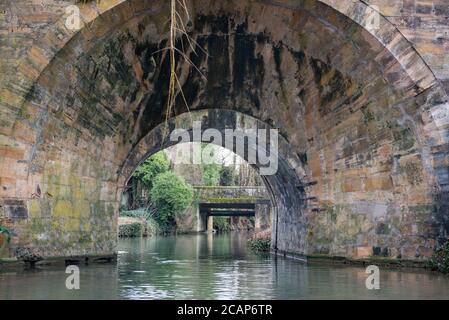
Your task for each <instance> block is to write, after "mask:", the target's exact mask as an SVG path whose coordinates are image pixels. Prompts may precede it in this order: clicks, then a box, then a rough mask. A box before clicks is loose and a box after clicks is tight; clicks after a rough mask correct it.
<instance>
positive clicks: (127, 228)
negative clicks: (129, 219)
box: [118, 222, 142, 238]
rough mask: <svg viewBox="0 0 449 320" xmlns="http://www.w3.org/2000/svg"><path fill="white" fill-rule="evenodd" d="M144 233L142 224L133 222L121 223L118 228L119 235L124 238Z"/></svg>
mask: <svg viewBox="0 0 449 320" xmlns="http://www.w3.org/2000/svg"><path fill="white" fill-rule="evenodd" d="M141 235H142V224H141V223H137V222H136V223H132V224H124V225H120V226H119V228H118V236H119V237H122V238H135V237H140V236H141Z"/></svg>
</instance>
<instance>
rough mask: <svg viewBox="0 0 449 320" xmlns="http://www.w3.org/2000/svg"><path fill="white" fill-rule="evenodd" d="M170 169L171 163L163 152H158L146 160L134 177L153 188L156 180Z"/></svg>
mask: <svg viewBox="0 0 449 320" xmlns="http://www.w3.org/2000/svg"><path fill="white" fill-rule="evenodd" d="M169 169H170V161H169V160H168V159H167V156H166V155H165V153H163V152H158V153H156V154H154V155H153V156H151V157H150V158H148V159H147V160H145V162H144V163H142V164H141V165H140V166H139V167H138V168H137V169H136V171H134V174H133V177H135V178H136V179H137V180H139V181H141V182H142V183H143V184H144V185H146V186H147V187H148V188H151V187H152V182H153V180H154V178H155V177H156V176H157V175H159V174H161V173H165V172H167V171H168V170H169Z"/></svg>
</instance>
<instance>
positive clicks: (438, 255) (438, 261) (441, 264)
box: [429, 241, 449, 274]
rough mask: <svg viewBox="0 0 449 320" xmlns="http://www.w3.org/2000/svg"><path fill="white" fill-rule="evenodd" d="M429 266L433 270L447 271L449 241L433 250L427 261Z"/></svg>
mask: <svg viewBox="0 0 449 320" xmlns="http://www.w3.org/2000/svg"><path fill="white" fill-rule="evenodd" d="M429 266H430V268H431V269H432V270H434V271H439V272H442V273H444V274H448V273H449V241H446V243H445V244H444V245H442V246H441V247H439V248H438V249H437V250H435V252H434V254H433V256H432V258H431V259H430V261H429Z"/></svg>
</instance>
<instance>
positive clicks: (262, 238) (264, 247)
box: [248, 230, 271, 253]
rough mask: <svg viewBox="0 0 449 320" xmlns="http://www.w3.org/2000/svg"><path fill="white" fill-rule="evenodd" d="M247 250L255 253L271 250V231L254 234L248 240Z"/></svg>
mask: <svg viewBox="0 0 449 320" xmlns="http://www.w3.org/2000/svg"><path fill="white" fill-rule="evenodd" d="M248 245H249V248H250V249H251V250H252V251H254V252H256V253H266V252H270V249H271V231H269V230H265V231H261V232H258V233H256V234H254V235H253V236H252V237H251V239H249V240H248Z"/></svg>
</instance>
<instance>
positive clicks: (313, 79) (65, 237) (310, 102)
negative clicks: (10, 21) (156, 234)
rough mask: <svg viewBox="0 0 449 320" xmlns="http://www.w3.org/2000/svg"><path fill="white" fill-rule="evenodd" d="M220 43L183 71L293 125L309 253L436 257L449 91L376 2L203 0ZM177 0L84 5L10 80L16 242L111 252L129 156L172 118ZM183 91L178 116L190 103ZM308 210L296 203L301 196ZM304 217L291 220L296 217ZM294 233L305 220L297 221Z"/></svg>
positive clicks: (198, 87)
mask: <svg viewBox="0 0 449 320" xmlns="http://www.w3.org/2000/svg"><path fill="white" fill-rule="evenodd" d="M191 5H192V13H193V15H194V23H193V28H192V30H191V34H192V36H193V37H195V38H196V39H197V41H198V42H200V43H201V44H202V45H203V46H204V47H205V48H206V49H207V51H208V53H209V56H206V55H202V54H199V55H198V56H195V55H192V56H191V57H192V60H193V61H194V62H195V63H196V64H197V65H198V66H199V67H200V68H201V69H202V70H203V71H204V72H205V73H206V75H207V80H203V79H201V77H200V76H199V75H198V74H196V73H195V71H194V70H192V68H190V67H189V66H188V65H187V64H185V63H184V64H181V65H180V68H179V70H178V71H179V73H180V77H181V81H182V83H183V86H184V90H185V93H186V97H187V100H188V103H189V105H190V107H191V109H193V110H201V109H210V108H215V109H216V108H220V109H224V110H234V111H238V112H240V113H243V114H246V115H249V116H252V117H255V118H257V119H260V120H261V121H262V122H264V123H267V124H269V125H270V126H272V127H275V128H279V129H280V132H281V134H282V135H283V136H284V137H285V139H286V141H288V144H289V146H290V150H291V151H292V152H293V153H296V157H297V158H299V159H300V160H301V162H302V163H304V164H305V174H306V175H307V178H308V182H307V187H308V188H307V191H306V192H307V194H306V198H310V199H316V200H317V202H318V203H317V204H316V206H313V207H312V206H310V207H309V209H310V210H308V209H307V208H306V209H305V211H304V217H305V219H306V221H307V223H306V227H307V236H306V240H307V244H308V246H307V252H305V251H304V250H303V248H302V247H298V246H296V245H293V246H291V247H288V248H287V247H286V248H284V249H285V251H291V252H292V253H300V254H304V253H307V254H312V253H320V254H326V255H341V256H348V257H355V256H360V255H364V254H368V255H370V254H379V253H381V254H383V255H386V256H390V257H394V258H399V257H407V258H416V257H418V258H421V257H427V256H429V254H430V253H431V251H432V248H433V247H434V246H435V243H436V241H437V240H438V239H443V238H445V237H447V232H448V230H449V222H448V214H447V212H448V207H447V200H446V199H447V198H448V196H447V190H446V188H447V186H448V185H449V174H448V173H447V172H448V171H447V162H448V153H449V148H448V147H447V146H448V142H447V134H446V131H447V130H446V127H447V125H448V122H447V118H448V115H447V113H448V111H447V109H448V104H447V97H446V94H445V92H444V90H443V89H442V88H441V87H440V85H439V83H438V81H437V80H436V79H435V77H434V76H433V74H432V71H431V70H430V69H429V68H428V66H427V65H426V64H425V62H424V61H423V60H422V59H421V58H420V56H419V54H418V53H417V52H416V50H415V49H414V48H413V47H412V46H411V44H410V43H409V42H408V41H407V40H406V39H405V38H404V37H403V36H402V34H401V33H400V32H399V31H398V30H397V29H396V28H395V27H394V26H393V25H392V24H391V23H390V22H389V21H388V20H386V19H385V18H383V17H381V19H380V28H379V29H376V30H367V29H366V28H364V27H363V26H364V21H366V14H367V13H369V12H370V11H369V10H366V9H367V7H366V4H365V3H364V2H362V1H349V0H348V1H331V0H326V1H325V0H322V1H317V0H302V1H289V0H282V1H281V0H280V1H253V2H251V1H228V2H222V3H214V4H211V2H210V1H193V2H192V3H191ZM167 9H168V6H167V2H166V1H162V0H161V1H137V0H130V1H102V2H100V3H99V4H95V3H89V4H86V5H83V6H82V13H83V19H85V21H86V22H87V24H86V26H85V27H84V28H83V29H82V30H81V31H80V32H78V33H75V34H74V33H71V32H70V31H68V30H67V29H66V28H65V27H64V18H61V20H59V21H58V22H57V23H55V24H54V26H52V27H50V28H49V31H48V32H47V33H46V34H45V36H42V37H40V38H39V39H36V41H35V42H34V45H33V46H32V47H31V48H30V49H29V50H28V55H27V58H26V59H25V60H24V61H22V63H21V64H20V66H19V68H18V77H17V81H11V82H9V83H8V85H4V86H3V87H2V105H3V106H8V108H6V109H5V110H6V111H5V110H3V113H2V114H3V115H2V125H1V134H2V136H1V138H2V150H3V152H2V154H1V155H0V156H1V161H2V162H1V175H0V176H1V177H2V190H1V191H2V193H1V194H0V195H1V201H2V204H1V205H2V207H1V210H2V214H1V216H2V219H4V220H5V221H6V223H7V224H8V226H10V228H11V229H12V230H13V231H14V233H15V236H14V238H13V242H12V245H11V248H10V251H9V254H8V255H10V256H19V257H20V252H21V251H20V250H16V249H17V248H19V249H20V248H22V249H23V250H22V251H24V252H28V251H36V252H37V253H36V254H37V255H41V256H43V257H48V256H55V255H56V256H72V255H90V254H112V253H113V252H114V251H115V242H116V237H115V228H116V226H115V222H114V221H115V217H116V214H117V207H118V205H117V203H118V202H117V199H118V197H119V195H120V190H121V189H120V183H119V182H120V179H121V173H120V170H121V168H123V166H124V164H125V163H126V161H127V159H128V158H129V155H130V153H131V152H132V151H133V150H134V148H135V147H136V146H137V145H138V144H139V143H140V142H141V141H142V139H145V137H146V136H147V134H148V132H150V131H151V130H153V129H154V128H156V127H157V126H158V125H159V124H160V123H161V122H162V121H163V114H164V108H165V97H166V85H167V81H166V80H167V77H166V71H164V70H167V66H168V65H167V63H168V62H167V60H166V59H165V57H164V55H163V54H162V53H160V52H159V51H158V49H160V48H161V45H162V44H163V42H164V39H165V37H166V32H165V30H164V29H163V28H162V27H161V25H163V22H164V21H165V20H166V17H167ZM185 111H186V108H185V106H184V105H183V104H182V103H181V102H180V101H178V103H177V106H176V107H175V110H174V113H175V115H178V114H181V113H184V112H185ZM293 211H294V210H293ZM292 225H293V224H292ZM288 232H291V233H290V234H289V236H291V237H294V236H295V235H296V234H295V232H298V229H296V228H293V227H292V228H291V229H290V231H288Z"/></svg>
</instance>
